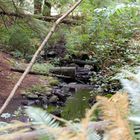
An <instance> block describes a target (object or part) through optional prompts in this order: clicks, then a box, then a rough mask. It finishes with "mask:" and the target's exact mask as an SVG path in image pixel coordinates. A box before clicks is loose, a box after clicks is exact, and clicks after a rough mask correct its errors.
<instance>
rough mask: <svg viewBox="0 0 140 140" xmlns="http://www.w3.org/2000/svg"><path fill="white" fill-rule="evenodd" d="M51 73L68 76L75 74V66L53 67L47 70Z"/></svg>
mask: <svg viewBox="0 0 140 140" xmlns="http://www.w3.org/2000/svg"><path fill="white" fill-rule="evenodd" d="M49 72H50V73H52V74H57V75H64V76H69V77H75V76H76V67H55V68H51V69H50V70H49Z"/></svg>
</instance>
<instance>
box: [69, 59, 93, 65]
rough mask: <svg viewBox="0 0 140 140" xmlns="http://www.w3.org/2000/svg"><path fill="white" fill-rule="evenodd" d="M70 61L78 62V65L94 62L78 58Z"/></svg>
mask: <svg viewBox="0 0 140 140" xmlns="http://www.w3.org/2000/svg"><path fill="white" fill-rule="evenodd" d="M71 62H72V63H75V64H78V65H94V63H95V62H93V61H90V60H87V61H85V60H79V59H72V60H71Z"/></svg>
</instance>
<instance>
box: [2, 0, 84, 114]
mask: <svg viewBox="0 0 140 140" xmlns="http://www.w3.org/2000/svg"><path fill="white" fill-rule="evenodd" d="M81 2H82V0H78V1H77V2H76V3H75V4H74V5H73V6H72V7H71V8H70V9H69V10H68V11H67V12H66V13H65V14H64V15H63V16H61V17H60V18H59V19H58V20H57V21H56V22H55V23H54V25H53V27H52V28H51V30H50V32H49V33H48V35H47V36H46V38H45V39H44V41H43V42H42V43H41V45H40V46H39V48H38V50H37V51H36V52H35V54H34V55H33V57H32V60H31V62H30V63H29V65H28V66H27V68H26V70H25V71H24V73H23V74H22V76H21V77H20V79H19V80H18V82H17V83H16V84H15V86H14V88H13V89H12V91H11V93H10V95H9V96H8V98H7V99H6V101H5V103H4V104H3V105H2V107H1V109H0V114H1V113H2V112H3V111H4V109H5V108H6V107H7V105H8V104H9V102H10V101H11V99H12V98H13V96H14V95H15V92H16V91H17V89H18V87H19V86H20V85H21V83H22V81H23V80H24V79H25V77H26V76H27V74H28V73H29V71H30V70H31V68H32V66H33V64H34V63H35V61H36V58H37V56H38V55H39V54H40V52H41V51H42V49H43V48H44V46H45V45H46V43H47V42H48V40H49V38H50V37H51V36H52V34H53V33H54V31H55V29H56V27H57V26H58V24H59V23H60V22H61V21H63V20H64V19H65V18H66V17H67V16H68V15H69V14H70V13H71V12H72V11H73V10H74V9H75V8H76V7H77V6H78V5H79V4H80V3H81Z"/></svg>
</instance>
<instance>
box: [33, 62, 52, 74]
mask: <svg viewBox="0 0 140 140" xmlns="http://www.w3.org/2000/svg"><path fill="white" fill-rule="evenodd" d="M50 68H53V65H52V64H50V63H48V64H45V63H35V64H34V65H33V67H32V70H33V71H35V72H40V73H44V74H48V73H49V69H50Z"/></svg>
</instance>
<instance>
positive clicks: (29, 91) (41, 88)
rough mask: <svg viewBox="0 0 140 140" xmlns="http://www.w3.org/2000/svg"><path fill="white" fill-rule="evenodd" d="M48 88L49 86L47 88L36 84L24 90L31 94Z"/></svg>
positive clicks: (44, 91) (45, 90)
mask: <svg viewBox="0 0 140 140" xmlns="http://www.w3.org/2000/svg"><path fill="white" fill-rule="evenodd" d="M49 90H50V88H48V87H47V86H44V85H40V84H37V85H33V86H31V87H30V88H29V89H27V90H26V91H27V94H29V93H31V94H40V93H46V92H47V91H49Z"/></svg>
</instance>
